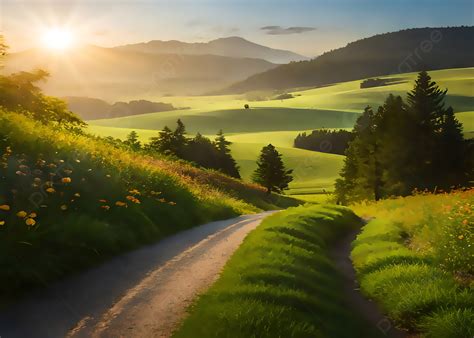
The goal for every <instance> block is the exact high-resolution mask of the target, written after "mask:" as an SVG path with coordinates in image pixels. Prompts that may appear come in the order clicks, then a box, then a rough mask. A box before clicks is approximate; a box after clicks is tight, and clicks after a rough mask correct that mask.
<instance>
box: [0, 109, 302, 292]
mask: <svg viewBox="0 0 474 338" xmlns="http://www.w3.org/2000/svg"><path fill="white" fill-rule="evenodd" d="M0 156H1V157H0V267H1V269H0V299H5V298H6V297H7V296H11V295H14V294H16V293H18V292H24V291H25V290H28V289H29V288H31V287H36V286H41V285H45V284H47V283H49V282H50V281H51V280H54V279H57V278H59V277H61V276H64V275H65V274H68V273H71V272H73V271H77V270H78V269H82V268H84V267H87V266H90V265H91V264H95V263H97V262H99V261H101V260H104V259H106V258H107V257H109V256H111V255H114V254H117V253H119V252H122V251H124V250H129V249H132V248H135V247H137V246H139V245H142V244H145V243H150V242H152V241H156V240H157V239H159V238H162V237H163V236H166V235H168V234H170V233H174V232H177V231H179V230H181V229H185V228H188V227H191V226H195V225H198V224H202V223H205V222H207V221H210V220H216V219H223V218H229V217H232V216H235V215H238V214H242V213H253V212H257V211H258V210H260V209H261V208H277V206H276V205H275V204H274V203H282V204H285V203H290V204H291V203H294V202H293V201H292V200H290V199H286V200H285V199H284V198H276V197H272V198H269V199H268V198H265V197H264V196H265V192H264V190H263V189H262V188H260V187H258V186H254V185H247V184H243V183H241V182H239V181H236V180H233V179H230V178H228V177H226V176H223V175H221V174H218V173H216V172H211V171H202V170H199V169H195V168H193V167H191V166H189V165H187V164H185V163H175V162H171V161H169V160H166V159H156V158H151V157H147V156H142V155H138V154H136V153H132V152H127V151H125V150H122V149H117V148H114V147H112V146H110V145H109V144H107V143H106V142H104V141H101V140H98V139H93V138H91V137H89V136H87V135H78V134H71V133H69V132H66V131H63V130H54V129H51V127H48V126H45V125H42V124H39V123H36V122H34V121H32V120H30V119H29V118H27V117H25V116H22V115H17V114H13V113H8V112H0Z"/></svg>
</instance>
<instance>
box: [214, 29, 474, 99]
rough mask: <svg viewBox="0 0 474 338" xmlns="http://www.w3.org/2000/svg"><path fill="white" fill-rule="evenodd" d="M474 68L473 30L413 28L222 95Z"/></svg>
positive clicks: (352, 46) (290, 66)
mask: <svg viewBox="0 0 474 338" xmlns="http://www.w3.org/2000/svg"><path fill="white" fill-rule="evenodd" d="M471 66H474V27H452V28H414V29H407V30H402V31H398V32H393V33H386V34H380V35H375V36H372V37H369V38H366V39H362V40H358V41H355V42H351V43H349V44H348V45H347V46H345V47H343V48H339V49H336V50H332V51H330V52H327V53H325V54H323V55H321V56H319V57H317V58H315V59H313V60H311V61H301V62H292V63H289V64H286V65H282V66H279V67H277V68H275V69H272V70H268V71H266V72H264V73H261V74H256V75H253V76H251V77H250V78H248V79H246V80H244V81H241V82H238V83H235V84H234V85H232V86H230V87H228V88H226V89H224V90H222V91H220V92H219V93H243V92H248V91H252V90H258V89H283V88H297V87H307V86H321V85H327V84H331V83H337V82H343V81H351V80H356V79H362V78H368V77H373V76H381V75H389V74H397V73H406V72H414V71H420V70H437V69H447V68H462V67H471Z"/></svg>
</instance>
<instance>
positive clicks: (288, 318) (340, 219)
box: [175, 206, 374, 338]
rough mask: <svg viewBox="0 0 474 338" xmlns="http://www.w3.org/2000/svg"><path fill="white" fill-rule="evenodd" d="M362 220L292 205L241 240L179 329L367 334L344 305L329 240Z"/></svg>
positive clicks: (185, 332)
mask: <svg viewBox="0 0 474 338" xmlns="http://www.w3.org/2000/svg"><path fill="white" fill-rule="evenodd" d="M359 224H360V220H359V219H358V218H357V217H355V215H354V214H353V213H352V212H350V211H349V210H348V209H346V208H343V207H337V206H309V207H297V208H291V209H288V210H286V211H283V212H280V213H278V214H275V215H273V216H271V217H269V218H267V219H265V220H264V221H263V222H262V224H261V225H260V226H259V227H258V228H257V229H256V230H254V231H253V232H251V233H250V234H249V235H248V237H247V238H246V239H245V240H244V243H243V244H242V245H241V246H240V247H239V249H238V250H237V251H236V253H235V254H234V255H233V256H232V258H231V259H230V261H229V262H228V263H227V264H226V266H225V268H224V271H223V272H222V274H221V277H220V278H219V280H218V281H217V282H216V283H215V284H214V285H213V286H212V287H211V289H210V290H208V291H207V292H206V293H205V294H204V295H203V296H201V297H200V298H199V300H198V301H197V302H196V303H195V304H194V306H192V308H191V314H190V316H189V317H188V318H187V319H186V320H185V321H184V323H183V325H182V326H181V328H180V329H179V330H178V331H177V332H176V333H175V337H180V338H181V337H196V338H197V337H206V338H208V337H239V338H240V337H272V338H273V337H370V336H373V334H374V333H373V332H369V330H368V329H366V328H364V326H365V325H364V323H363V322H361V320H360V319H359V318H358V316H357V315H356V314H355V312H354V310H353V309H350V308H348V307H347V304H346V303H345V299H344V296H343V292H342V286H341V277H340V275H339V274H338V272H337V270H336V269H335V267H334V266H333V263H332V261H331V260H330V258H329V256H328V246H329V245H330V244H331V243H332V242H333V241H334V240H335V239H336V238H337V237H338V236H340V235H341V234H343V233H345V232H346V231H347V230H349V229H351V228H353V227H357V226H358V225H359Z"/></svg>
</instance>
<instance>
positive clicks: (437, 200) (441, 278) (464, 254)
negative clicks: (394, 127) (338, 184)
mask: <svg viewBox="0 0 474 338" xmlns="http://www.w3.org/2000/svg"><path fill="white" fill-rule="evenodd" d="M473 208H474V189H471V190H466V191H458V192H454V193H451V194H447V193H445V194H438V195H433V194H429V193H423V194H418V195H415V196H409V197H405V198H396V199H390V200H384V201H379V202H376V203H369V204H366V203H361V204H358V205H355V206H353V207H352V209H353V210H354V211H355V212H356V213H357V214H358V215H360V216H362V217H368V216H371V217H376V218H375V219H372V220H371V221H369V222H368V223H367V225H365V226H364V228H363V230H362V232H361V234H360V235H359V236H358V237H357V239H356V240H355V241H354V242H353V250H352V254H351V257H352V261H353V264H354V266H355V268H356V270H357V273H358V279H359V281H360V285H361V290H362V292H363V293H364V294H365V295H366V296H367V297H369V298H372V299H374V300H376V301H377V302H378V303H379V304H381V306H382V307H383V309H384V311H385V312H386V313H387V314H388V315H389V316H390V317H391V318H392V319H393V320H394V321H395V323H396V324H397V325H400V326H401V327H403V328H405V329H408V330H410V331H412V332H418V333H421V334H422V335H426V336H427V337H453V338H454V337H473V336H474V315H473V313H474V236H473V235H474V213H473Z"/></svg>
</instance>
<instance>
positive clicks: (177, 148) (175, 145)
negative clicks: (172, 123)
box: [171, 119, 188, 157]
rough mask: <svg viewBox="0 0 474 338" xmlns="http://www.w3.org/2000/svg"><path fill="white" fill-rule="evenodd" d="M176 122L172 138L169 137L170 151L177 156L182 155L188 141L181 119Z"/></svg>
mask: <svg viewBox="0 0 474 338" xmlns="http://www.w3.org/2000/svg"><path fill="white" fill-rule="evenodd" d="M176 124H177V126H176V129H175V130H174V132H173V138H172V139H171V152H172V153H173V154H174V155H176V156H178V157H182V156H183V154H184V149H185V147H186V144H187V142H188V140H187V138H186V127H185V126H184V123H183V121H181V119H178V121H176Z"/></svg>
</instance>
